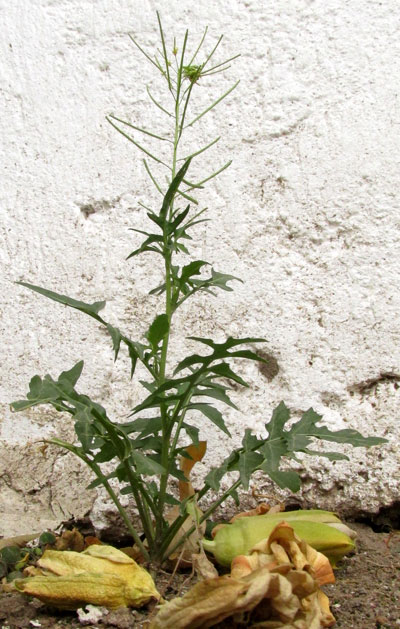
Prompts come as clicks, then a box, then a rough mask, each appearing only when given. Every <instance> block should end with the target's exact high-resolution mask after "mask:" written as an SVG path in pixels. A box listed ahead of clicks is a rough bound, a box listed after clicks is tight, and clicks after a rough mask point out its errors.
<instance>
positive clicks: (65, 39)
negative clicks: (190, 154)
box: [0, 0, 400, 534]
mask: <svg viewBox="0 0 400 629" xmlns="http://www.w3.org/2000/svg"><path fill="white" fill-rule="evenodd" d="M156 9H158V10H160V11H161V13H162V16H163V22H164V27H165V30H166V31H167V33H169V34H171V33H172V32H175V34H176V35H177V36H178V37H179V36H182V34H183V32H184V29H185V28H186V26H188V27H189V28H190V29H191V32H192V33H193V36H194V37H193V41H195V36H196V38H197V37H198V36H199V35H200V34H201V32H202V30H203V29H204V27H205V25H206V24H208V25H209V27H210V34H211V35H210V42H215V38H216V36H217V35H219V34H220V33H225V38H224V45H223V52H224V55H225V56H231V55H233V54H235V53H236V52H238V51H240V52H241V57H240V59H239V60H238V61H237V62H236V63H235V68H233V69H232V70H230V76H231V77H232V78H234V79H236V78H240V79H241V84H240V86H239V88H238V89H237V90H236V91H235V92H234V93H233V94H232V96H231V98H230V99H229V101H228V102H227V103H226V104H223V105H221V107H220V108H217V109H216V110H215V111H214V113H213V114H210V117H209V118H208V121H207V118H206V119H205V122H204V125H203V127H202V128H201V130H200V137H199V143H201V142H203V143H204V140H205V139H206V138H213V137H215V135H221V136H222V138H223V140H222V141H221V142H220V144H219V145H218V148H215V149H213V153H212V159H213V160H215V163H216V164H222V163H224V160H225V161H226V159H227V158H229V157H232V158H233V164H232V166H231V167H230V169H229V170H227V171H225V172H224V173H223V175H221V177H220V178H219V179H217V180H214V181H215V183H211V184H210V187H209V188H208V189H207V190H206V191H205V192H204V193H203V196H202V197H201V201H202V203H203V204H204V205H207V206H208V207H209V208H210V214H209V215H210V217H212V218H213V223H209V224H207V226H206V227H204V228H203V227H201V228H200V229H199V232H198V233H199V240H198V244H197V247H196V248H195V253H196V254H197V256H198V257H200V258H202V259H206V260H209V261H210V262H212V263H214V264H215V266H216V268H217V269H219V270H221V271H226V272H229V273H232V274H234V275H237V276H239V277H242V278H244V279H246V283H245V284H243V285H242V284H240V285H238V287H237V290H236V291H235V293H228V294H226V295H225V294H224V298H223V299H221V300H213V299H212V298H210V299H208V298H207V299H205V298H196V299H193V300H192V303H189V302H188V303H187V306H186V308H185V310H184V312H182V315H181V317H180V319H179V321H178V322H177V326H176V331H177V334H179V333H181V334H184V335H185V334H195V335H200V336H214V338H216V340H221V339H222V338H224V337H225V336H226V335H228V334H231V335H243V336H244V335H249V336H263V337H265V338H267V339H268V343H267V346H266V349H265V351H266V352H268V354H270V355H272V356H274V357H275V359H276V361H277V366H278V367H279V370H278V371H277V370H275V371H277V373H276V374H275V375H274V374H271V373H269V374H268V373H267V374H266V373H262V372H261V371H259V370H258V368H257V366H255V365H246V366H244V367H243V370H244V377H246V378H247V379H248V380H250V382H251V383H252V388H251V390H246V391H242V390H240V391H237V392H235V401H236V402H237V404H238V405H239V406H240V408H241V410H242V414H237V413H233V412H232V413H229V414H228V418H227V423H228V424H229V426H230V428H231V431H232V433H233V435H234V441H235V443H237V442H239V440H240V438H241V435H242V432H243V430H244V428H246V427H250V428H253V429H260V430H261V429H262V427H263V424H264V423H265V421H266V420H268V418H269V416H270V413H271V410H272V408H273V407H274V406H275V405H276V404H277V403H278V402H279V401H280V400H281V399H284V400H285V401H286V403H287V404H288V406H290V407H291V408H292V409H293V410H294V411H300V410H305V409H306V408H308V407H309V406H313V407H314V408H315V410H316V411H318V412H320V413H323V414H324V417H325V420H326V422H327V424H328V425H329V426H330V427H331V428H333V427H335V428H342V427H355V428H357V429H359V430H361V431H362V432H363V433H364V434H366V433H368V434H375V435H379V436H386V437H387V438H388V439H389V444H388V445H387V446H385V447H382V448H374V449H372V450H370V451H368V452H364V451H360V450H355V451H354V452H353V453H351V457H352V458H351V462H350V463H342V462H339V463H337V464H336V465H334V466H332V464H326V463H324V462H323V461H321V460H314V461H309V460H304V464H303V465H302V466H301V468H300V469H302V474H303V477H304V480H305V486H304V492H303V495H304V497H306V498H307V499H309V500H310V501H315V502H316V503H317V504H318V505H320V506H325V507H328V506H329V507H334V508H342V509H344V510H347V511H350V510H352V509H355V510H357V509H365V510H371V511H373V510H377V509H378V508H379V506H380V505H390V504H391V503H392V502H393V501H394V500H395V499H396V498H398V494H399V481H400V474H399V462H400V460H399V451H398V449H397V443H398V438H399V420H398V418H399V398H400V391H399V390H398V384H397V381H398V380H400V354H399V332H400V324H399V316H398V313H399V306H400V294H399V290H398V278H399V270H400V269H399V260H400V255H399V254H400V245H399V209H398V201H397V200H396V192H397V187H398V183H399V136H398V133H397V132H396V130H397V129H398V124H399V122H400V115H399V106H398V93H399V84H398V76H399V68H398V64H399V58H400V54H399V52H400V51H399V43H398V32H399V26H400V25H399V21H400V11H399V4H398V1H397V0H388V1H387V2H384V3H382V2H378V1H375V0H355V1H354V2H347V1H344V0H289V1H288V0H276V1H275V2H264V1H263V0H248V1H245V0H230V1H229V2H228V1H226V0H224V1H222V2H218V3H214V4H213V5H210V3H209V2H208V1H207V2H206V0H198V1H197V2H195V3H194V2H187V1H186V0H180V1H179V2H178V1H177V0H159V1H158V2H150V1H149V0H143V1H141V2H138V1H137V0H41V2H37V1H36V0H14V1H13V2H11V3H10V2H6V0H0V24H1V32H2V38H1V41H0V48H1V56H0V59H1V62H0V63H1V65H2V70H1V72H2V87H1V92H2V98H1V101H2V109H3V115H2V121H3V122H2V126H1V136H2V147H3V149H2V158H1V159H2V162H3V164H2V168H1V172H2V175H4V183H3V184H2V186H1V188H0V195H1V218H2V221H1V234H2V236H1V237H2V245H1V248H0V260H1V264H2V266H3V269H4V270H3V272H2V274H1V275H2V280H1V284H2V297H3V299H2V305H1V310H2V313H1V315H2V316H1V328H2V329H1V335H2V347H3V357H2V370H3V374H2V379H1V383H0V386H1V403H2V414H1V418H0V430H1V433H0V436H1V444H2V445H1V452H0V461H1V464H0V529H1V530H0V533H3V534H11V533H22V532H24V531H26V530H27V529H28V530H32V529H35V530H36V529H37V528H38V527H39V528H40V527H45V526H51V525H52V524H54V523H55V522H57V521H59V520H60V519H65V518H67V517H69V516H70V515H75V516H80V515H82V514H83V513H85V512H86V511H88V510H89V509H90V508H91V506H92V503H93V500H94V496H92V495H90V496H88V495H86V494H85V493H84V492H83V491H82V487H84V486H85V484H87V478H88V476H87V473H86V472H85V471H82V470H81V468H80V467H79V466H78V464H77V463H76V462H75V461H73V460H69V458H68V457H63V456H60V455H59V454H56V453H54V452H52V451H51V452H50V453H49V452H48V451H45V452H42V451H41V450H40V449H39V448H40V444H39V445H38V444H35V443H34V442H35V440H37V439H38V438H40V437H43V436H45V435H56V434H57V435H60V434H61V435H67V434H70V432H71V426H70V424H69V422H68V419H66V418H61V417H56V416H55V414H54V413H52V412H51V411H48V410H47V409H45V410H42V411H40V410H36V411H35V412H30V413H22V414H18V415H11V414H10V411H9V409H8V404H9V402H10V401H11V400H14V399H18V398H20V397H22V396H23V394H25V392H26V390H27V384H28V381H29V379H30V377H31V376H32V375H33V374H36V373H38V374H42V375H43V374H44V373H47V372H50V373H51V374H52V375H53V376H56V375H58V373H59V372H60V371H61V370H63V369H65V368H66V367H69V366H72V365H73V364H74V362H76V361H77V360H79V359H81V358H85V371H84V375H83V377H82V379H81V383H82V384H81V387H80V390H81V391H82V392H84V391H87V392H89V391H90V393H91V395H92V396H93V397H94V398H95V399H97V400H98V401H100V402H101V403H103V404H104V405H105V406H106V407H107V408H108V409H109V410H110V412H111V414H112V415H113V416H114V417H118V418H119V419H122V418H123V417H124V416H125V413H126V411H127V409H129V408H131V407H132V405H133V404H134V403H135V402H136V401H138V400H139V396H141V395H142V392H141V387H140V385H139V384H136V383H135V382H134V383H133V384H131V383H130V382H129V378H128V369H127V364H126V362H125V361H124V360H122V361H120V362H118V363H116V364H114V363H113V357H112V354H111V351H110V347H109V341H108V338H107V337H106V335H105V334H104V332H103V330H102V329H100V328H99V327H98V326H97V325H96V323H95V322H93V321H91V320H86V319H85V317H84V315H81V314H79V313H76V312H74V311H69V310H67V309H64V308H63V307H62V306H60V305H57V304H54V303H51V302H48V301H46V300H45V299H44V298H41V297H39V296H34V295H32V294H29V293H28V292H27V291H26V290H24V289H22V288H20V287H17V286H15V285H14V284H13V283H12V282H13V281H15V280H26V281H30V282H32V283H35V284H40V285H42V286H46V287H48V288H52V289H53V290H56V291H59V292H64V293H65V294H68V295H71V296H74V297H76V298H78V299H79V298H81V299H84V300H85V301H95V300H99V299H106V300H107V302H108V305H107V310H106V313H107V317H108V319H109V320H110V321H111V322H112V323H117V322H118V325H119V326H120V327H121V328H122V329H123V330H125V331H126V332H127V333H129V334H130V335H131V336H132V337H134V338H139V336H140V335H141V334H142V333H143V332H144V331H145V330H146V328H147V326H148V324H149V323H150V322H151V320H152V318H153V316H154V312H155V310H156V303H157V299H156V298H153V299H149V298H148V297H147V291H148V289H149V286H153V285H156V283H157V279H158V277H156V278H155V279H154V266H153V265H154V260H153V259H151V256H150V257H148V258H143V257H142V258H141V259H140V258H139V259H137V262H135V263H134V264H132V263H130V262H125V261H124V258H125V257H126V255H127V254H128V253H129V252H130V251H131V250H132V248H133V246H135V245H136V244H137V243H138V242H139V240H138V237H136V236H135V235H133V233H132V232H128V227H131V226H136V227H142V228H143V227H144V226H145V225H146V223H145V217H144V213H143V211H142V210H140V208H139V206H138V201H142V202H145V203H151V202H152V200H154V199H155V198H156V196H155V193H154V191H153V190H152V189H151V187H150V186H149V184H148V181H147V179H146V175H145V172H144V169H143V164H142V162H141V156H140V155H139V154H138V152H137V151H136V150H135V148H134V147H133V146H132V145H130V144H129V143H128V142H126V141H124V139H123V138H121V137H120V136H119V135H118V134H116V133H115V132H114V131H113V130H112V128H111V127H110V126H109V125H108V124H107V123H106V122H105V119H104V116H105V114H106V113H110V112H113V113H115V114H119V115H121V117H125V118H128V119H130V120H132V121H133V122H135V121H136V123H137V124H139V125H141V126H151V127H152V128H154V127H157V125H162V123H163V121H162V119H161V117H160V119H159V118H158V115H157V110H154V108H150V107H149V105H148V101H147V98H146V94H145V90H144V85H145V84H146V83H151V84H152V83H153V77H154V73H153V72H152V68H151V66H149V65H147V64H146V63H145V62H144V61H143V60H142V58H141V56H140V53H139V52H138V51H137V50H136V49H135V48H134V47H133V45H132V43H131V42H130V40H129V38H128V37H127V32H128V31H133V32H134V33H135V34H136V35H137V37H138V38H139V39H140V41H141V42H142V43H143V45H144V46H147V47H150V46H151V45H153V44H154V42H155V40H156V28H155V10H156ZM196 41H197V39H196ZM201 89H202V88H201V87H199V91H200V92H199V93H200V99H201V98H203V95H202V92H201ZM210 155H211V154H210ZM204 166H205V170H206V172H207V171H209V170H210V167H211V164H210V163H205V164H204ZM183 350H184V348H183V345H182V344H181V345H179V344H178V350H177V356H178V357H179V356H181V355H182V352H183ZM272 375H274V377H273V378H272V379H271V377H272ZM204 436H205V437H206V438H208V440H209V443H210V446H209V455H208V463H209V462H211V461H213V460H215V458H216V457H220V456H222V451H223V450H224V449H226V452H227V451H228V448H229V444H228V443H225V442H224V440H223V439H222V438H221V437H220V436H217V435H215V434H214V432H213V430H211V429H210V427H209V426H208V425H207V426H205V427H204ZM264 484H265V482H264V480H263V479H260V480H259V485H260V486H264ZM267 487H268V486H267ZM103 511H104V505H103V502H102V499H100V498H99V499H97V502H96V504H95V509H94V511H93V513H94V514H95V515H94V517H95V518H97V519H98V521H99V522H101V514H102V512H103Z"/></svg>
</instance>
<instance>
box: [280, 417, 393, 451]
mask: <svg viewBox="0 0 400 629" xmlns="http://www.w3.org/2000/svg"><path fill="white" fill-rule="evenodd" d="M321 419H322V416H321V415H318V413H316V412H315V411H314V410H313V409H312V408H310V409H309V410H308V411H306V412H305V413H304V414H303V416H302V417H301V419H300V420H299V421H298V422H296V423H295V424H294V425H293V426H292V428H291V429H290V431H289V432H288V433H287V442H288V448H289V449H290V450H291V451H304V448H306V447H307V446H308V444H309V443H310V441H311V438H312V437H314V438H316V439H321V440H323V441H333V442H335V443H348V444H350V445H352V446H354V447H355V448H362V447H364V448H369V447H371V446H375V445H379V444H381V443H387V439H383V438H381V437H363V435H361V433H359V432H358V431H357V430H354V429H351V428H347V429H344V430H336V431H331V430H329V428H327V427H326V426H316V424H317V423H318V422H320V420H321Z"/></svg>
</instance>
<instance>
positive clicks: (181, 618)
mask: <svg viewBox="0 0 400 629" xmlns="http://www.w3.org/2000/svg"><path fill="white" fill-rule="evenodd" d="M320 555H321V554H320V553H317V551H315V550H314V549H312V548H311V547H309V546H308V544H306V543H305V542H303V541H302V540H300V539H299V538H297V537H296V536H295V534H294V532H293V529H291V527H290V526H288V525H287V524H285V523H283V524H280V525H278V526H277V527H276V528H275V529H274V531H273V532H272V533H271V535H270V537H269V538H268V539H267V540H263V542H261V543H260V544H257V546H256V547H254V549H253V550H252V551H251V553H250V555H247V556H241V557H237V558H236V559H235V560H234V562H233V563H232V571H231V575H230V576H228V575H225V576H222V577H217V578H208V579H206V580H205V581H202V582H200V583H197V584H196V585H195V586H194V587H193V588H192V589H191V590H189V592H188V593H187V594H186V595H185V596H183V597H182V598H176V599H173V600H172V601H170V602H168V603H166V604H165V605H164V606H162V607H161V609H160V611H159V612H158V614H157V616H156V617H155V619H154V620H153V622H152V623H151V625H150V629H169V628H170V629H185V628H190V629H196V627H199V628H200V627H201V628H204V629H206V628H207V627H212V626H214V625H216V624H218V623H220V622H221V621H223V620H224V619H227V618H229V619H230V622H231V626H232V627H235V626H236V624H237V623H240V622H243V619H244V617H245V616H244V615H246V619H247V621H248V623H247V626H248V627H254V628H256V627H257V628H260V629H261V627H264V628H269V629H273V628H274V627H276V628H279V627H280V628H282V629H320V628H322V627H331V626H332V625H333V624H335V619H334V617H333V616H332V614H331V612H330V610H329V601H328V599H327V597H326V596H325V594H323V592H321V590H320V589H319V587H318V584H319V582H321V580H322V582H325V583H327V582H331V581H329V580H328V579H331V578H332V577H333V573H332V569H331V567H330V564H329V561H328V560H327V559H326V558H325V557H323V556H321V557H323V562H324V570H325V569H326V564H327V565H328V566H329V570H330V575H331V576H328V575H327V574H322V573H321V574H320V573H318V570H320V567H319V565H320V559H321V557H320ZM316 568H317V573H318V576H317V577H316V574H315V572H316ZM321 575H322V576H321Z"/></svg>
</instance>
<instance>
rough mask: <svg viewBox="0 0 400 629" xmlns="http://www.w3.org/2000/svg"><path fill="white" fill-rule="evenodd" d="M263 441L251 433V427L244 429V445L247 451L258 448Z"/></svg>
mask: <svg viewBox="0 0 400 629" xmlns="http://www.w3.org/2000/svg"><path fill="white" fill-rule="evenodd" d="M263 443H264V441H263V440H260V439H258V438H257V437H256V436H255V435H253V434H252V433H251V430H250V428H246V430H245V431H244V437H243V439H242V445H243V449H244V451H245V452H250V450H256V449H257V448H258V447H259V446H260V445H262V444H263Z"/></svg>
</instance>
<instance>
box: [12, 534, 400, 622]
mask: <svg viewBox="0 0 400 629" xmlns="http://www.w3.org/2000/svg"><path fill="white" fill-rule="evenodd" d="M350 526H351V528H353V529H355V530H356V531H357V533H358V543H357V551H356V552H355V553H354V554H353V555H351V556H349V557H346V558H345V559H344V560H343V561H342V562H341V564H340V566H339V568H338V569H337V570H336V573H335V574H336V583H335V584H334V585H329V586H325V588H324V590H325V592H326V593H327V594H328V596H329V598H330V601H331V609H332V612H333V614H334V615H335V617H336V620H337V624H336V625H335V628H336V627H337V628H338V629H339V628H340V627H341V628H342V629H397V628H399V629H400V532H398V531H394V532H392V533H390V534H389V533H376V532H374V531H373V530H372V529H371V528H370V527H369V526H367V525H365V524H354V523H351V524H350ZM193 583H194V579H193V577H191V576H190V575H188V574H179V575H177V577H176V578H175V580H174V581H171V579H170V577H169V575H167V574H165V573H164V574H161V575H160V580H159V581H158V582H157V586H158V589H159V591H162V592H163V593H164V596H165V598H173V597H174V596H177V595H178V594H181V593H182V592H183V591H185V590H186V589H187V588H188V587H190V586H191V585H193ZM154 611H155V610H151V609H148V610H145V611H143V610H141V611H136V610H130V609H126V608H120V609H118V610H116V611H107V610H105V612H104V613H103V615H102V616H101V618H100V619H98V620H97V621H95V620H93V621H90V620H89V619H88V620H87V621H86V622H85V623H84V624H83V622H82V621H79V618H78V616H77V614H76V613H75V612H57V611H56V610H54V609H50V608H48V607H46V606H45V605H43V604H42V603H40V602H39V601H37V600H28V599H27V598H26V597H24V596H23V595H21V594H18V593H7V594H6V593H0V629H33V628H34V627H40V628H41V629H63V628H65V629H78V627H79V628H82V627H83V626H85V627H87V629H131V628H133V627H134V628H136V629H139V628H141V627H145V626H146V619H148V618H149V616H151V615H152V614H153V613H154ZM82 620H83V619H82ZM225 626H226V625H225Z"/></svg>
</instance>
